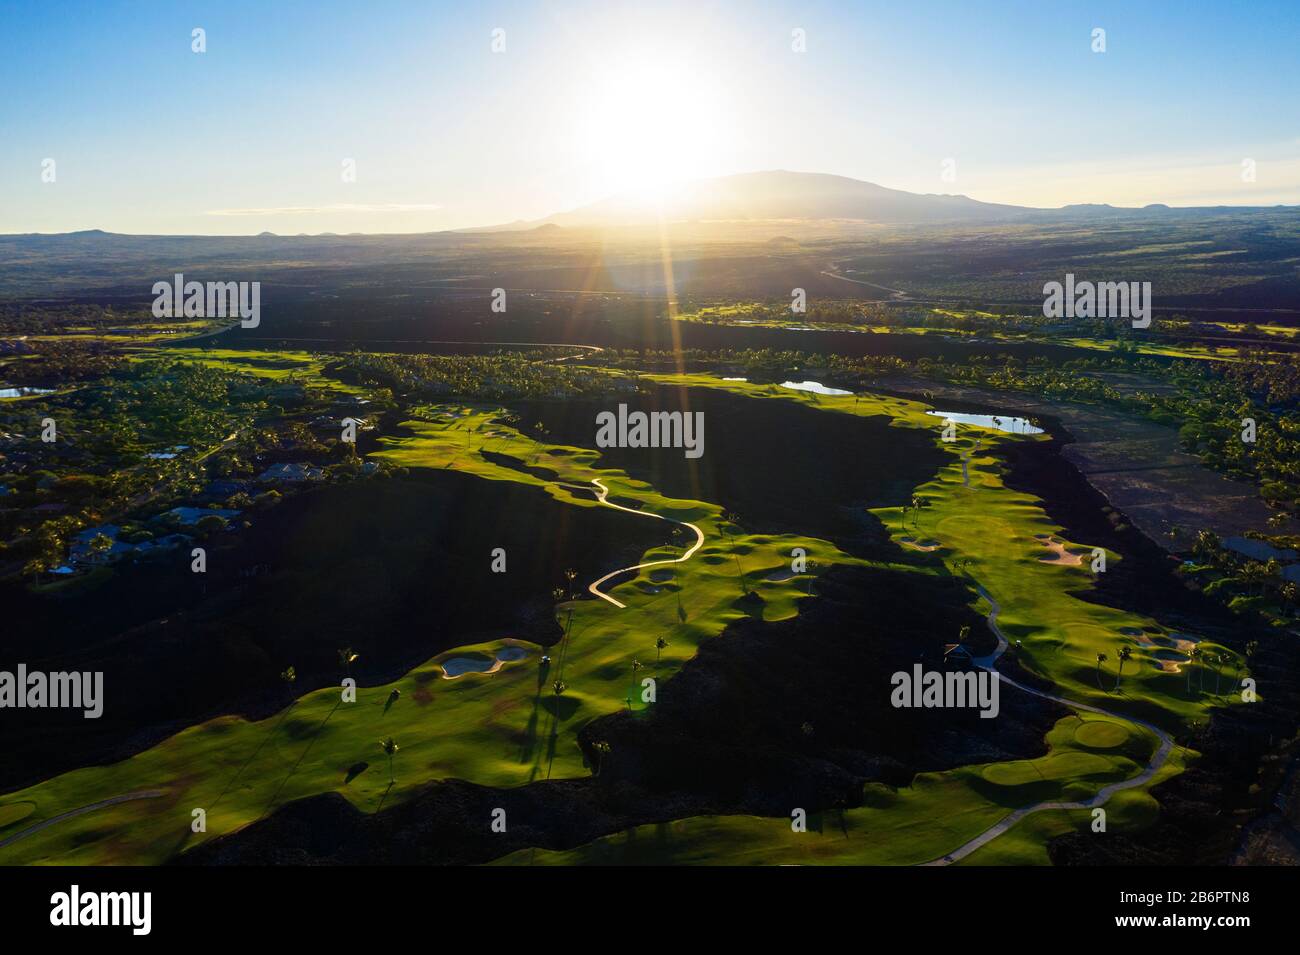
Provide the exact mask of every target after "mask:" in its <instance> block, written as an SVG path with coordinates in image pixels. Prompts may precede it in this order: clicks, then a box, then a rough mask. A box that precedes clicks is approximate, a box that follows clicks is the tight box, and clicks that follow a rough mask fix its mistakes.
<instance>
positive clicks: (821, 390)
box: [781, 381, 853, 395]
mask: <svg viewBox="0 0 1300 955" xmlns="http://www.w3.org/2000/svg"><path fill="white" fill-rule="evenodd" d="M781 387H782V388H792V389H794V390H795V391H811V392H812V393H813V394H815V395H851V394H853V392H851V391H845V390H844V389H842V388H827V387H826V386H825V385H823V384H822V383H821V382H820V381H783V382H781Z"/></svg>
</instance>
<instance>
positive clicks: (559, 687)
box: [551, 680, 569, 696]
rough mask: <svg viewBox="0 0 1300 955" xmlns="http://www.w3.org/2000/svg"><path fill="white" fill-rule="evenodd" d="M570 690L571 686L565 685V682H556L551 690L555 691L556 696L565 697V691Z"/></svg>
mask: <svg viewBox="0 0 1300 955" xmlns="http://www.w3.org/2000/svg"><path fill="white" fill-rule="evenodd" d="M568 688H569V684H567V683H565V682H564V681H563V680H556V681H555V682H554V683H552V684H551V689H552V690H554V691H555V695H556V696H563V695H564V691H565V690H567V689H568Z"/></svg>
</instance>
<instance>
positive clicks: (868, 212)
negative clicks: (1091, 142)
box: [462, 170, 1247, 232]
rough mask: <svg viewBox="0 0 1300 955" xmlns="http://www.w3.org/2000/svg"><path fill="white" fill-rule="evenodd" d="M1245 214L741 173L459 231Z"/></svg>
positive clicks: (811, 175) (805, 175)
mask: <svg viewBox="0 0 1300 955" xmlns="http://www.w3.org/2000/svg"><path fill="white" fill-rule="evenodd" d="M1237 211H1242V212H1244V211H1247V209H1246V208H1245V207H1224V206H1216V207H1197V208H1176V209H1173V208H1170V207H1169V206H1166V205H1164V204H1162V203H1152V204H1151V205H1148V206H1145V207H1143V208H1141V209H1138V208H1127V207H1123V206H1112V205H1110V204H1108V203H1079V204H1075V205H1068V206H1064V207H1062V208H1059V209H1040V208H1031V207H1027V206H1012V205H1002V204H999V203H994V202H980V201H979V200H977V199H972V198H970V197H969V196H963V195H948V194H937V193H925V194H921V193H915V192H904V191H903V190H901V189H889V188H886V187H885V186H879V185H877V184H875V183H874V182H864V181H862V180H860V179H850V178H848V177H845V176H832V175H827V174H825V173H810V172H788V171H785V170H776V171H772V172H751V173H741V174H739V175H734V176H721V177H718V178H715V179H701V180H696V181H694V182H688V183H684V184H682V185H679V186H676V187H674V188H673V189H672V190H671V191H670V192H669V193H668V194H667V195H665V196H664V197H662V198H657V199H656V198H648V197H646V196H643V195H636V194H626V195H619V196H613V197H611V198H608V199H602V200H600V201H599V202H594V203H592V204H591V205H587V206H582V207H581V208H578V209H574V210H571V211H569V212H561V213H557V214H555V215H551V216H547V217H546V218H544V219H534V220H531V221H522V220H520V221H515V222H511V223H506V224H502V225H497V226H486V227H480V228H476V229H466V230H462V231H464V232H522V231H526V230H537V229H539V228H543V227H546V226H561V227H565V228H616V227H622V226H648V225H653V224H657V223H659V222H660V221H668V222H695V223H705V222H719V221H725V222H744V221H750V222H753V221H760V220H762V221H780V220H791V221H823V222H835V221H839V222H863V223H882V224H891V225H929V224H936V225H937V224H943V223H952V224H955V225H960V224H973V225H980V224H985V223H987V224H997V223H1007V222H1045V221H1053V220H1057V221H1059V220H1098V219H1120V218H1127V217H1133V216H1140V217H1149V216H1153V215H1178V216H1197V215H1203V214H1206V213H1219V214H1221V213H1223V212H1237Z"/></svg>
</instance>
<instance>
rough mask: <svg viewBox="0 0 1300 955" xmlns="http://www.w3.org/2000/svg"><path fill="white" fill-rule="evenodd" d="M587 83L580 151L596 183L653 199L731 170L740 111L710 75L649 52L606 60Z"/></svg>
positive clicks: (579, 115) (579, 109) (580, 112)
mask: <svg viewBox="0 0 1300 955" xmlns="http://www.w3.org/2000/svg"><path fill="white" fill-rule="evenodd" d="M584 84H585V87H586V94H587V95H585V96H583V97H579V98H578V101H579V102H578V104H577V105H576V112H575V114H574V120H575V124H576V134H575V137H574V148H575V150H576V152H577V157H576V158H577V160H578V162H579V163H580V164H581V165H582V166H583V168H584V169H585V170H586V171H587V173H588V175H589V177H590V179H591V182H590V183H589V185H591V186H594V187H597V189H598V190H599V191H603V192H605V193H607V194H613V193H623V192H632V193H637V194H643V195H646V196H647V197H653V196H655V195H656V194H659V193H662V192H663V191H664V189H665V188H666V187H668V186H670V185H671V184H672V183H675V182H680V181H682V180H687V179H697V178H702V177H705V176H710V175H718V174H720V173H721V172H723V171H725V169H726V166H727V157H728V156H729V154H730V153H731V152H732V149H733V145H732V143H733V137H732V112H731V110H730V108H729V105H730V104H729V102H728V100H729V97H728V95H727V91H726V89H725V87H724V86H723V85H722V84H721V83H719V82H718V80H717V78H716V77H715V76H713V75H711V74H710V73H709V72H707V71H702V70H700V69H698V68H695V69H692V68H691V67H689V66H688V65H687V64H685V63H683V62H680V61H674V60H672V59H666V58H664V57H663V56H662V55H659V54H653V53H649V52H642V53H634V54H630V55H625V56H622V57H619V58H614V57H610V58H608V59H605V60H602V61H601V62H599V63H597V64H595V65H594V67H593V68H592V69H591V70H590V72H589V73H588V75H587V76H586V77H584Z"/></svg>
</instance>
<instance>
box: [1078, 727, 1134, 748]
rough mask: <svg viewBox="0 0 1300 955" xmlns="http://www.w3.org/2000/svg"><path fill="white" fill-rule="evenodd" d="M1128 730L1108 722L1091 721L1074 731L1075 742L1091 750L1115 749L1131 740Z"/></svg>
mask: <svg viewBox="0 0 1300 955" xmlns="http://www.w3.org/2000/svg"><path fill="white" fill-rule="evenodd" d="M1129 735H1130V734H1129V731H1128V729H1127V728H1125V727H1123V726H1121V725H1120V724H1119V723H1111V722H1108V721H1106V720H1089V721H1088V722H1086V723H1084V724H1082V725H1081V726H1080V727H1079V728H1078V729H1076V730H1075V731H1074V741H1075V742H1076V743H1078V744H1079V745H1080V746H1087V747H1088V748H1089V749H1114V748H1115V747H1116V746H1119V745H1120V744H1121V743H1123V742H1125V741H1126V740H1128V738H1129Z"/></svg>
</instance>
